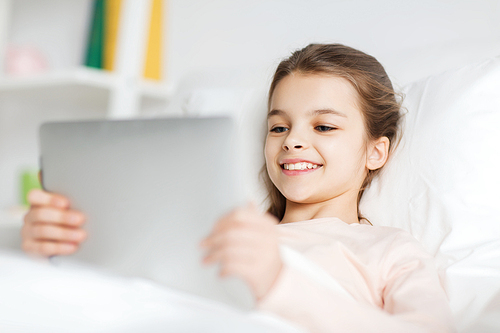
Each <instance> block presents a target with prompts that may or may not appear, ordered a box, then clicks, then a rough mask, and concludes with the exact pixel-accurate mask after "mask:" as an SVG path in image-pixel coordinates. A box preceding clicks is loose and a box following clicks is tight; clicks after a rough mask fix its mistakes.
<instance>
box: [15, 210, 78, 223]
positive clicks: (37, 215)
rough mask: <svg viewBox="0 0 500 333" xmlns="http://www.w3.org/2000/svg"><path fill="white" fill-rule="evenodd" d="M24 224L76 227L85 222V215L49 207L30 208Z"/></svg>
mask: <svg viewBox="0 0 500 333" xmlns="http://www.w3.org/2000/svg"><path fill="white" fill-rule="evenodd" d="M24 222H25V223H36V222H45V223H47V222H49V223H56V224H61V225H68V226H74V227H78V226H81V225H83V223H84V222H85V215H83V214H82V213H80V212H78V211H76V210H61V209H58V208H51V207H43V208H42V207H40V208H32V209H30V210H29V211H28V213H27V214H26V215H25V217H24Z"/></svg>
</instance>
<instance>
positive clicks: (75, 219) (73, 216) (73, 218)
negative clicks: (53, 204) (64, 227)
mask: <svg viewBox="0 0 500 333" xmlns="http://www.w3.org/2000/svg"><path fill="white" fill-rule="evenodd" d="M69 222H71V223H72V224H78V223H79V222H80V216H78V215H76V214H71V215H69Z"/></svg>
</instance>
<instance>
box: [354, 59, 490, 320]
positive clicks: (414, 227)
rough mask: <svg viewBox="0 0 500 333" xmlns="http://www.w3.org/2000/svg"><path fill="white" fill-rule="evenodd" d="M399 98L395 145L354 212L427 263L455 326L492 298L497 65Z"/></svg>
mask: <svg viewBox="0 0 500 333" xmlns="http://www.w3.org/2000/svg"><path fill="white" fill-rule="evenodd" d="M403 91H404V93H405V94H406V99H405V103H404V106H405V107H406V109H407V114H406V115H405V119H404V122H403V131H404V134H403V136H402V140H401V142H400V144H399V146H398V147H397V149H396V151H395V153H394V154H393V156H392V157H391V158H390V160H389V162H388V164H387V165H386V166H385V168H384V169H383V170H382V172H381V174H380V177H378V178H377V179H375V180H374V182H373V183H372V185H371V186H370V188H369V189H367V190H366V193H365V194H364V196H363V199H362V202H361V206H360V210H361V212H362V213H363V214H364V215H365V216H366V217H367V218H368V219H369V220H370V221H371V222H372V223H373V224H374V225H386V226H393V227H399V228H402V229H405V230H408V231H409V232H411V233H412V234H413V235H414V236H415V237H416V238H417V239H418V240H420V241H421V242H422V244H423V245H424V246H425V247H426V248H427V250H428V251H429V252H431V253H432V254H433V255H435V257H436V259H437V262H438V265H439V267H440V269H441V273H442V274H443V276H442V277H443V278H445V285H446V288H447V291H448V295H449V297H450V301H451V302H452V308H453V310H454V312H455V315H456V316H457V321H458V322H459V327H460V326H461V327H462V328H463V327H465V326H467V325H470V324H471V323H472V322H473V321H474V319H475V318H474V317H475V316H476V314H475V313H476V312H480V309H481V307H482V306H484V304H486V303H487V302H488V301H489V299H490V298H491V297H492V296H493V295H494V294H495V292H497V293H498V292H499V291H500V173H499V170H500V57H496V58H492V59H489V60H487V61H483V62H481V63H478V64H474V65H470V66H467V67H463V68H460V69H457V70H452V71H447V72H445V73H443V74H440V75H435V76H431V77H429V78H427V79H424V80H421V81H418V82H415V83H413V84H410V85H408V86H407V87H405V88H404V89H403ZM478 279H479V280H478ZM475 303H476V305H474V304H475Z"/></svg>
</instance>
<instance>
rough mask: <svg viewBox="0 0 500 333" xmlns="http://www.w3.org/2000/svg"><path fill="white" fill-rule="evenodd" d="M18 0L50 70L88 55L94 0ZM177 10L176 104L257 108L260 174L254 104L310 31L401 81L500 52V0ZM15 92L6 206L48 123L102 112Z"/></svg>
mask: <svg viewBox="0 0 500 333" xmlns="http://www.w3.org/2000/svg"><path fill="white" fill-rule="evenodd" d="M137 1H143V0H137ZM12 3H13V7H14V8H15V9H16V10H14V11H13V13H12V14H13V17H11V22H12V24H11V30H10V31H9V35H10V41H9V42H11V43H17V44H29V43H32V44H34V45H35V46H37V47H38V48H40V49H41V50H42V51H43V52H44V53H45V54H46V55H47V57H48V59H49V62H50V64H49V65H50V66H51V69H64V68H66V67H71V66H77V65H78V64H80V63H81V60H82V57H83V55H82V52H83V50H84V45H85V42H86V41H85V39H86V27H85V24H86V22H87V21H88V15H89V9H90V5H91V0H69V1H68V0H12ZM47 12H48V13H47ZM167 12H168V19H167V32H168V33H167V36H166V39H167V48H168V50H167V51H168V52H166V55H165V63H166V64H167V68H166V74H167V80H168V81H169V83H171V84H172V85H173V86H174V87H176V88H177V93H176V94H175V95H174V97H173V99H172V101H171V103H170V106H169V108H170V110H171V111H174V112H176V113H177V112H178V109H181V108H182V109H185V110H186V109H189V111H191V112H201V111H203V112H206V113H210V112H212V111H215V110H219V111H221V110H222V111H229V112H233V113H234V112H240V113H244V112H246V114H245V117H240V123H241V124H243V125H245V124H247V123H248V124H251V125H252V126H241V129H242V131H243V132H244V134H245V135H244V139H243V142H242V147H244V148H245V149H242V154H247V155H249V156H250V159H251V160H252V161H253V162H252V163H250V164H248V165H247V166H246V170H247V171H248V172H249V179H255V178H254V177H255V176H256V173H257V170H258V167H259V165H260V163H261V162H262V161H261V159H262V155H261V141H262V140H261V139H260V137H259V138H258V139H256V138H255V130H261V129H260V127H259V124H260V123H259V121H260V118H262V117H260V114H259V112H255V113H251V112H248V111H249V110H251V111H253V110H260V112H262V110H263V109H265V106H264V105H265V101H264V98H265V89H266V88H267V85H268V83H269V81H270V77H271V75H272V72H273V71H274V68H275V66H276V65H277V63H278V62H279V60H280V59H282V58H283V57H286V56H287V55H289V54H290V52H291V51H293V50H295V49H297V48H301V47H303V46H305V45H306V44H308V43H310V42H341V43H345V44H347V45H350V46H353V47H356V48H359V49H361V50H363V51H365V52H367V53H370V54H372V55H374V56H375V57H377V58H378V59H379V60H380V61H381V62H382V64H383V65H384V66H385V67H386V69H387V71H388V73H389V75H390V76H391V77H392V78H393V81H394V83H395V84H396V86H402V85H404V84H406V83H408V82H410V81H413V80H415V79H419V78H421V77H424V76H427V75H429V74H431V73H435V72H440V71H442V70H445V69H447V68H451V67H456V66H460V65H463V64H466V63H468V62H472V61H476V60H480V59H482V58H485V57H490V56H494V55H500V1H499V0H418V1H415V0H381V1H373V0H211V1H209V0H168V6H167ZM27 22H29V23H27ZM235 88H237V90H235ZM249 88H250V89H249ZM193 91H194V92H195V93H193ZM6 94H7V95H8V94H9V93H8V92H3V95H2V94H0V97H1V98H0V121H1V124H0V128H3V129H4V130H5V131H2V133H0V161H1V162H2V163H1V165H0V169H1V170H2V172H1V173H0V176H1V177H2V182H1V185H2V188H3V190H2V192H1V193H0V205H5V204H13V203H14V201H15V200H17V196H16V195H13V194H12V192H13V191H14V189H16V188H17V185H16V181H17V180H15V179H13V177H17V175H14V174H13V171H12V170H15V169H16V165H17V164H19V163H23V164H26V165H32V164H36V161H37V160H38V157H37V156H36V155H37V153H36V151H37V145H36V144H35V141H36V139H35V137H36V134H35V133H34V131H36V125H37V124H38V123H39V122H41V121H43V120H47V119H48V117H51V118H57V119H62V118H64V117H65V112H66V111H67V112H66V113H67V118H75V117H80V118H81V117H87V116H93V114H90V115H89V114H88V112H87V111H86V110H88V109H89V102H90V104H92V103H91V101H88V100H87V101H83V100H82V103H81V107H79V108H75V107H74V106H73V107H67V106H66V104H68V103H64V102H63V101H61V102H58V101H54V100H51V103H38V102H37V103H31V104H30V103H27V104H29V105H30V106H29V107H26V105H25V104H26V103H20V102H19V99H15V96H14V97H12V96H9V98H6V96H7V95H6ZM42 94H43V92H42ZM41 97H44V96H41ZM91 99H92V98H91ZM55 110H57V111H55ZM200 110H201V111H200ZM203 112H202V113H203ZM56 113H57V115H56ZM16 126H18V127H16ZM9 133H10V134H9ZM12 133H14V134H12ZM11 134H12V135H11ZM12 156H14V157H15V159H16V161H14V160H13V157H12ZM247 157H248V156H247ZM11 164H16V165H11ZM254 189H255V188H254ZM254 189H253V190H254ZM253 190H252V191H253Z"/></svg>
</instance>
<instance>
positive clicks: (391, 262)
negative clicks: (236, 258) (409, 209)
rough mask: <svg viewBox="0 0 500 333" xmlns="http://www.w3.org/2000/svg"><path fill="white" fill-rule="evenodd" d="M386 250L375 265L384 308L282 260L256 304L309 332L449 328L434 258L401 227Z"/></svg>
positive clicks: (447, 307) (438, 329)
mask: <svg viewBox="0 0 500 333" xmlns="http://www.w3.org/2000/svg"><path fill="white" fill-rule="evenodd" d="M387 252H388V253H387V254H386V255H385V258H384V261H383V264H382V267H381V269H380V271H381V275H382V276H381V277H380V281H381V288H380V289H381V293H382V297H383V301H384V308H383V309H381V308H379V307H377V306H375V305H371V304H368V303H366V302H361V301H357V300H354V299H353V298H351V297H347V296H346V295H345V294H342V293H339V292H335V290H332V289H331V288H326V287H325V286H324V285H321V284H319V283H317V281H315V280H314V279H311V278H310V276H308V275H307V274H304V273H303V272H301V271H300V270H297V269H296V268H294V267H291V266H289V265H286V264H285V265H284V267H283V269H282V271H281V273H280V275H279V276H278V278H277V280H276V282H275V284H274V285H273V287H272V289H271V290H270V292H269V293H268V294H267V295H266V296H265V297H264V298H263V299H262V300H261V301H260V302H259V303H258V305H257V306H258V309H260V310H263V311H270V312H272V313H275V314H277V315H279V316H281V317H283V318H285V319H287V320H289V321H290V322H293V323H296V324H297V325H298V326H300V327H302V328H304V329H306V330H307V331H309V332H384V333H388V332H405V333H409V332H440V333H441V332H454V331H455V329H454V324H453V319H452V316H451V311H450V308H449V304H448V300H447V297H446V295H445V293H444V290H443V289H442V287H441V284H440V282H439V278H438V275H437V272H436V268H435V264H434V260H433V258H432V257H431V256H430V255H428V254H426V253H425V251H424V249H423V248H422V247H421V245H420V244H419V243H418V242H417V241H416V240H415V239H413V237H411V235H409V234H408V235H406V234H405V233H401V234H398V235H397V236H396V237H395V239H394V241H393V242H392V243H391V244H390V246H388V247H387Z"/></svg>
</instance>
